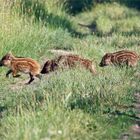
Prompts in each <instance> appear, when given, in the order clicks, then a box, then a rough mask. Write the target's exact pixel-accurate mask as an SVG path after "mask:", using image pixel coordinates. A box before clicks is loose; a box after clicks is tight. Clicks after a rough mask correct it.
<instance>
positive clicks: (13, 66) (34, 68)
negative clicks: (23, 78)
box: [0, 53, 40, 84]
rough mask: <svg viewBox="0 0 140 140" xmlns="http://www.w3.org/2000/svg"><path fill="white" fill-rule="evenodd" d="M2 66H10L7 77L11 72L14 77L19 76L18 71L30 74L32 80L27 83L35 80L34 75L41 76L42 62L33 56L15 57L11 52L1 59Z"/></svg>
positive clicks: (0, 64)
mask: <svg viewBox="0 0 140 140" xmlns="http://www.w3.org/2000/svg"><path fill="white" fill-rule="evenodd" d="M0 66H5V67H8V68H9V71H8V72H7V73H6V77H8V76H9V74H10V73H12V75H13V77H18V75H17V73H18V72H23V73H27V74H29V75H30V80H29V82H28V83H27V84H30V83H31V82H32V81H33V80H34V77H38V78H40V75H39V73H40V64H39V63H38V62H37V61H35V60H33V59H31V58H24V57H15V56H14V55H12V54H11V53H7V54H6V55H5V56H3V57H2V59H1V60H0Z"/></svg>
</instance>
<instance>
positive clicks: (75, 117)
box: [0, 0, 140, 140]
mask: <svg viewBox="0 0 140 140" xmlns="http://www.w3.org/2000/svg"><path fill="white" fill-rule="evenodd" d="M139 8H140V1H139V0H122V1H121V0H118V1H117V0H94V1H92V0H75V1H74V0H73V1H72V0H50V1H48V0H15V1H14V0H11V1H10V0H7V1H5V0H1V1H0V56H1V57H2V56H3V55H4V54H5V53H7V52H9V51H12V52H13V53H14V54H15V55H17V56H24V57H32V58H33V59H36V60H38V61H39V62H40V64H41V65H42V66H43V64H44V62H45V61H46V60H47V59H50V58H54V57H55V56H54V55H53V54H51V53H50V52H49V50H50V49H63V50H67V51H73V52H75V53H77V54H79V55H81V56H83V57H84V58H88V59H91V60H93V62H94V64H95V65H96V69H97V72H98V74H97V75H96V76H95V77H94V76H92V75H91V73H90V72H88V71H86V70H84V69H82V68H77V69H72V70H68V69H67V70H64V71H61V70H60V71H58V72H57V73H50V74H49V75H46V76H43V78H42V80H41V81H39V80H37V79H36V80H35V81H34V83H32V84H31V85H30V86H25V85H24V83H25V82H26V81H27V80H28V75H24V74H23V75H22V76H21V77H20V78H17V79H14V78H13V77H12V76H11V77H10V78H9V79H7V78H6V77H5V73H6V70H7V68H4V67H1V68H0V139H2V140H103V139H104V140H111V139H118V138H119V137H120V135H121V134H122V133H124V132H127V131H128V130H129V128H130V126H131V125H132V124H133V121H134V120H135V117H136V111H135V110H134V109H133V108H131V105H132V103H133V101H134V97H133V95H134V93H136V92H138V91H139V82H140V78H139V70H140V65H138V66H137V68H135V69H127V68H125V67H124V68H118V67H113V66H111V67H106V68H100V67H99V66H98V64H99V62H100V61H101V58H102V56H103V55H104V54H105V53H106V52H113V51H117V50H121V49H129V50H134V51H136V52H137V53H138V54H140V49H139V47H140V12H139ZM79 23H81V24H84V25H88V28H87V27H82V26H80V25H79Z"/></svg>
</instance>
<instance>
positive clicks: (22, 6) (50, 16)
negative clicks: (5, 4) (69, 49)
mask: <svg viewBox="0 0 140 140" xmlns="http://www.w3.org/2000/svg"><path fill="white" fill-rule="evenodd" d="M13 5H14V6H13V8H14V9H16V11H18V12H19V14H20V15H25V16H28V17H29V18H33V19H34V21H35V22H40V21H41V22H42V23H43V24H44V25H45V26H46V27H47V26H49V27H52V28H62V29H64V30H67V31H69V32H70V33H72V35H73V36H77V37H82V36H84V35H83V34H82V33H80V32H77V31H76V30H75V29H74V28H73V25H72V22H70V20H69V19H68V18H67V17H66V15H62V16H58V15H57V14H56V15H55V14H54V13H50V12H48V10H47V9H46V7H45V5H44V3H43V2H41V1H37V0H34V1H32V0H21V2H20V3H14V4H13Z"/></svg>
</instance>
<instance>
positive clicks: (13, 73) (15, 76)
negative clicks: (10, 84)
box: [12, 70, 20, 78]
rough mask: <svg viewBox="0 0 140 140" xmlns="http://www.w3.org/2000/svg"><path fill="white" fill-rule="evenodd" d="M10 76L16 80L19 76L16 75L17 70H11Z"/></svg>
mask: <svg viewBox="0 0 140 140" xmlns="http://www.w3.org/2000/svg"><path fill="white" fill-rule="evenodd" d="M12 75H13V77H14V78H17V77H19V76H20V75H19V74H17V70H12Z"/></svg>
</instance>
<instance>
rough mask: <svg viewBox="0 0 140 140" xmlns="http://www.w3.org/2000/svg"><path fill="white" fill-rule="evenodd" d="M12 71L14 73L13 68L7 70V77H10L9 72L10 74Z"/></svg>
mask: <svg viewBox="0 0 140 140" xmlns="http://www.w3.org/2000/svg"><path fill="white" fill-rule="evenodd" d="M10 73H12V70H11V69H10V70H8V71H7V73H6V77H9V74H10Z"/></svg>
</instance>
